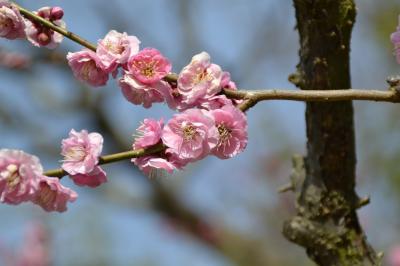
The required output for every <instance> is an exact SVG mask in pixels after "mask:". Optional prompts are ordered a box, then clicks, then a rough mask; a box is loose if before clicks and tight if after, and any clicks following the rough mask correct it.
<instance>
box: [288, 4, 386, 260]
mask: <svg viewBox="0 0 400 266" xmlns="http://www.w3.org/2000/svg"><path fill="white" fill-rule="evenodd" d="M293 2H294V7H295V10H296V19H297V29H298V31H299V34H300V51H299V55H300V63H299V64H298V66H297V72H296V73H295V74H292V75H291V76H290V77H289V80H291V81H292V82H293V83H294V84H296V85H297V86H298V87H299V88H300V89H303V90H316V89H349V88H351V84H350V64H349V53H350V38H351V31H352V28H353V24H354V22H355V17H356V8H355V4H354V1H353V0H294V1H293ZM306 124H307V156H306V157H305V158H304V160H303V158H296V159H295V160H294V162H295V168H294V175H293V178H294V179H295V180H294V181H293V182H294V184H295V185H296V187H295V191H296V193H297V200H296V203H297V205H296V208H297V215H296V216H295V217H293V218H292V219H290V220H288V221H286V222H285V223H284V226H283V233H284V235H285V237H286V238H287V239H289V240H290V241H292V242H294V243H297V244H299V245H301V246H303V247H304V248H305V249H306V251H307V254H308V256H309V257H310V258H311V259H312V260H313V261H315V262H316V263H317V264H318V265H351V266H354V265H379V264H380V262H379V261H380V259H379V256H377V254H376V253H375V251H374V250H373V249H372V248H371V246H370V245H369V244H368V242H367V240H366V236H365V234H364V232H363V230H362V228H361V226H360V224H359V221H358V218H357V213H356V210H357V208H359V207H360V206H361V205H363V204H362V203H363V201H362V200H360V199H359V197H358V196H357V194H356V192H355V166H356V155H355V138H354V122H353V106H352V102H351V101H343V102H336V103H318V102H310V103H307V107H306ZM303 163H304V169H303V170H304V173H303V171H302V170H301V169H302V166H303Z"/></svg>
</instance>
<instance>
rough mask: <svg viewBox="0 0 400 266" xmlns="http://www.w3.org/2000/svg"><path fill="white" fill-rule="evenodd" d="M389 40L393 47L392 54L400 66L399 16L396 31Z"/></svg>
mask: <svg viewBox="0 0 400 266" xmlns="http://www.w3.org/2000/svg"><path fill="white" fill-rule="evenodd" d="M390 40H391V41H392V43H393V45H394V53H395V55H396V59H397V62H398V63H399V64H400V16H399V25H398V26H397V28H396V31H395V32H393V33H392V35H390Z"/></svg>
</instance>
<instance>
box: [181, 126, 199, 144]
mask: <svg viewBox="0 0 400 266" xmlns="http://www.w3.org/2000/svg"><path fill="white" fill-rule="evenodd" d="M182 132H183V139H184V140H185V141H189V140H193V139H194V137H195V136H196V134H197V131H196V128H195V127H194V126H193V125H186V126H183V128H182Z"/></svg>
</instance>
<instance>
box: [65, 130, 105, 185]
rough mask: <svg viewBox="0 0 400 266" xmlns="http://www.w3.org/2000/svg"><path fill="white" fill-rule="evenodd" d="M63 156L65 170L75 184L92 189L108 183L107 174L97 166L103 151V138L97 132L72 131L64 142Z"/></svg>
mask: <svg viewBox="0 0 400 266" xmlns="http://www.w3.org/2000/svg"><path fill="white" fill-rule="evenodd" d="M61 149H62V152H61V155H63V156H64V160H63V164H62V166H61V167H62V169H64V170H65V171H66V172H67V173H68V174H70V177H71V178H72V180H73V181H74V182H75V184H77V185H80V186H83V185H87V186H90V187H95V186H98V185H100V184H102V183H104V182H106V181H107V178H106V174H105V172H104V171H103V170H102V169H101V168H100V167H99V166H97V164H98V162H99V157H100V154H101V151H102V149H103V137H102V136H101V135H100V134H99V133H96V132H93V133H88V132H87V131H86V130H81V131H80V132H77V131H75V130H74V129H72V130H71V132H70V133H69V137H68V138H66V139H63V140H62V144H61Z"/></svg>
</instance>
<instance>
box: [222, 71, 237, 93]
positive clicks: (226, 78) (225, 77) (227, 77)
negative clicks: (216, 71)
mask: <svg viewBox="0 0 400 266" xmlns="http://www.w3.org/2000/svg"><path fill="white" fill-rule="evenodd" d="M221 88H224V89H232V90H237V88H236V84H235V82H233V81H232V80H231V74H230V73H229V72H227V71H224V72H223V73H222V78H221Z"/></svg>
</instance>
